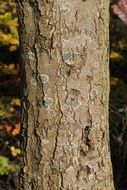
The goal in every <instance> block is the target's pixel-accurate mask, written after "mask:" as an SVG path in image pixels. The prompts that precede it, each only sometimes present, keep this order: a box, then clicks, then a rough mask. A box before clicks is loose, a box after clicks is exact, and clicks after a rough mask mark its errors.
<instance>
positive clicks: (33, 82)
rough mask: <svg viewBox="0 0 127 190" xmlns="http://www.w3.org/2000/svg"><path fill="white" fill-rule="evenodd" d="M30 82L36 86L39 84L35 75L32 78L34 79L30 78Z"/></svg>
mask: <svg viewBox="0 0 127 190" xmlns="http://www.w3.org/2000/svg"><path fill="white" fill-rule="evenodd" d="M30 83H31V84H32V85H34V86H37V80H36V78H35V77H34V78H32V79H31V80H30Z"/></svg>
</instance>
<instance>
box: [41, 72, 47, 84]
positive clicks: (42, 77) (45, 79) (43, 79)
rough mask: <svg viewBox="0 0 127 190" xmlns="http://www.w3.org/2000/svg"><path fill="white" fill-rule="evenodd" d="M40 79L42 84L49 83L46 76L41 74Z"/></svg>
mask: <svg viewBox="0 0 127 190" xmlns="http://www.w3.org/2000/svg"><path fill="white" fill-rule="evenodd" d="M40 77H41V81H42V83H43V84H45V83H47V82H48V81H49V77H48V75H45V74H41V75H40Z"/></svg>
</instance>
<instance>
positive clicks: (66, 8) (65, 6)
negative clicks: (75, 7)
mask: <svg viewBox="0 0 127 190" xmlns="http://www.w3.org/2000/svg"><path fill="white" fill-rule="evenodd" d="M70 11H71V4H70V3H69V2H66V1H64V0H61V5H60V12H61V14H62V15H66V14H68V13H69V12H70Z"/></svg>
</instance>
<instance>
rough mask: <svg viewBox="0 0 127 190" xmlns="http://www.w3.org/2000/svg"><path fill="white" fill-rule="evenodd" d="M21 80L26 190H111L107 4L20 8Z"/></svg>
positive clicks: (95, 0)
mask: <svg viewBox="0 0 127 190" xmlns="http://www.w3.org/2000/svg"><path fill="white" fill-rule="evenodd" d="M17 8H18V9H17V10H18V15H19V23H20V53H21V56H22V61H21V71H22V81H23V95H24V97H23V112H22V123H23V127H22V135H21V137H22V141H21V145H22V152H23V166H22V167H23V170H22V171H21V176H20V189H21V190H113V189H114V186H113V180H112V169H111V161H110V151H109V134H108V133H109V132H108V101H109V99H108V96H109V68H108V46H109V42H108V35H109V34H108V27H109V10H108V8H109V1H108V0H73V1H72V0H68V1H66V0H55V1H54V0H22V1H18V3H17Z"/></svg>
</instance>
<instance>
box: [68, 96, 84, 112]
mask: <svg viewBox="0 0 127 190" xmlns="http://www.w3.org/2000/svg"><path fill="white" fill-rule="evenodd" d="M67 104H68V105H70V106H71V107H72V108H73V109H76V108H78V107H79V106H80V105H81V102H80V101H79V100H78V99H77V98H71V97H69V98H68V99H67Z"/></svg>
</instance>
